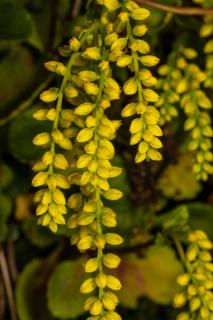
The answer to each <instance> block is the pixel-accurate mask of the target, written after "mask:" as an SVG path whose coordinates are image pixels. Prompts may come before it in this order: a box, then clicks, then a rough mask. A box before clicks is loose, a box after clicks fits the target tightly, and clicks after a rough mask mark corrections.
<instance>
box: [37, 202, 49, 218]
mask: <svg viewBox="0 0 213 320" xmlns="http://www.w3.org/2000/svg"><path fill="white" fill-rule="evenodd" d="M47 209H48V206H47V205H42V204H39V205H38V207H37V208H36V215H37V216H40V215H42V214H44V213H45V212H47Z"/></svg>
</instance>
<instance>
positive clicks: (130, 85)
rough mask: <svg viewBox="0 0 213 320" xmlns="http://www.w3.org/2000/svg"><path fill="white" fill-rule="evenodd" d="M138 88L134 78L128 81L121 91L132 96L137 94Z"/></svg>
mask: <svg viewBox="0 0 213 320" xmlns="http://www.w3.org/2000/svg"><path fill="white" fill-rule="evenodd" d="M137 90H138V87H137V83H136V81H135V79H134V78H130V79H128V80H127V81H126V82H125V83H124V86H123V91H124V93H125V94H126V95H133V94H135V93H136V92H137Z"/></svg>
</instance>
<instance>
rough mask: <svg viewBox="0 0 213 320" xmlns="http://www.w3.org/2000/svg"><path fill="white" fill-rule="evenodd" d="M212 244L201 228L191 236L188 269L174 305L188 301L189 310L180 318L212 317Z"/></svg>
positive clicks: (176, 306) (201, 319)
mask: <svg viewBox="0 0 213 320" xmlns="http://www.w3.org/2000/svg"><path fill="white" fill-rule="evenodd" d="M212 248H213V244H212V242H211V241H210V240H209V239H208V237H207V235H206V234H205V233H204V232H203V231H200V230H196V231H193V232H190V233H189V235H188V248H187V250H186V253H185V258H184V259H185V262H184V264H185V269H186V272H185V273H183V274H181V275H180V276H179V277H178V279H177V282H178V285H179V288H180V291H179V292H178V293H177V294H176V295H175V297H174V301H173V304H174V307H175V308H181V307H183V306H185V305H186V304H189V311H183V312H182V313H181V314H180V315H179V316H178V317H177V320H191V319H196V320H206V319H212V317H213V303H212V301H213V293H212V289H213V263H212V255H211V253H210V250H212Z"/></svg>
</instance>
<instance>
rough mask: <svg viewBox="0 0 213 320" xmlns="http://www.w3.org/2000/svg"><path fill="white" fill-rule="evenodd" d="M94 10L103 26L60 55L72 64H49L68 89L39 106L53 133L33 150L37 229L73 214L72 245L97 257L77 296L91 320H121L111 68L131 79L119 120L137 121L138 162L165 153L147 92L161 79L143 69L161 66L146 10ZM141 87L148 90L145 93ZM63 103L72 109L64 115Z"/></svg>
mask: <svg viewBox="0 0 213 320" xmlns="http://www.w3.org/2000/svg"><path fill="white" fill-rule="evenodd" d="M97 2H98V4H99V5H102V6H103V7H102V13H101V16H100V17H99V19H97V20H95V21H93V23H92V24H91V25H88V28H86V29H85V30H83V31H82V32H81V33H80V35H79V37H78V38H75V37H74V38H72V39H71V40H70V41H69V46H64V47H62V48H60V49H59V53H60V54H61V55H62V56H63V57H67V58H68V63H67V64H63V63H61V62H57V61H50V62H47V63H46V64H45V66H46V68H47V69H48V70H50V71H52V72H55V73H57V74H59V75H61V76H62V77H63V81H62V84H61V87H60V88H50V89H48V90H46V91H44V92H43V93H42V94H41V96H40V98H41V100H42V101H43V102H45V103H48V104H49V105H51V106H50V107H48V108H44V109H41V110H38V111H36V113H35V114H34V117H35V118H36V119H37V120H40V121H41V120H42V121H51V122H52V130H51V132H45V133H40V134H38V135H37V136H36V137H35V138H34V141H33V143H34V144H35V145H36V146H40V147H44V148H45V149H46V151H44V154H43V156H42V158H41V159H40V160H39V161H38V162H37V163H36V164H35V165H34V167H33V169H34V171H36V172H38V173H37V174H36V175H35V177H34V179H33V182H32V183H33V185H34V186H35V187H41V188H42V189H41V190H39V191H37V193H36V194H35V202H37V203H38V206H37V210H36V214H37V215H39V216H40V217H39V223H40V224H42V225H48V226H49V228H50V229H51V230H52V231H53V232H56V231H57V228H58V224H65V223H66V220H65V219H64V216H63V215H64V214H66V213H67V208H69V209H70V210H71V212H72V214H71V216H70V217H69V219H68V221H67V225H68V227H69V228H72V229H74V233H73V236H72V238H71V243H72V244H76V245H77V247H78V249H79V250H80V251H81V252H85V251H86V250H88V249H89V250H91V252H94V253H93V257H92V258H90V259H89V260H88V261H87V263H86V265H85V272H86V273H89V274H90V277H89V278H88V279H87V280H86V281H85V282H84V283H83V284H82V285H81V288H80V291H81V292H82V293H85V294H87V293H89V294H90V297H89V298H88V299H86V301H85V305H84V309H85V311H88V312H89V313H90V315H91V317H90V318H89V319H94V320H96V319H102V320H119V319H120V316H119V315H118V314H117V313H116V312H115V307H116V305H117V303H118V298H117V296H116V295H115V294H114V293H113V292H112V291H116V290H120V288H121V283H120V281H119V280H118V279H117V278H115V277H114V276H112V275H110V274H108V272H107V270H108V269H112V268H116V267H117V266H118V265H119V263H120V258H119V257H118V256H117V255H115V254H114V253H107V254H105V253H104V248H105V247H106V246H108V245H113V246H114V245H120V244H121V243H122V242H123V239H122V238H121V236H119V235H118V234H116V233H113V232H110V231H109V232H108V231H107V230H106V231H105V229H106V228H112V227H115V226H116V224H117V221H116V213H115V212H114V211H113V210H112V209H111V208H109V207H108V206H106V205H105V200H104V199H107V200H117V199H119V198H120V197H121V196H122V192H121V191H119V190H117V189H112V188H111V187H110V179H111V178H114V177H117V176H118V175H120V174H121V169H120V168H119V167H116V166H114V165H113V164H112V163H111V160H112V159H113V157H114V153H115V150H114V146H113V144H112V140H113V139H114V138H115V136H116V131H117V130H118V128H119V127H120V125H121V122H120V121H119V120H111V119H109V117H108V116H107V115H106V111H105V110H106V109H108V108H109V107H111V104H112V101H114V100H118V99H119V98H120V94H121V92H122V90H121V87H120V85H119V83H118V82H117V81H116V80H115V79H114V77H113V73H112V65H113V64H114V65H116V66H117V67H121V68H122V67H128V68H129V70H130V72H131V74H132V75H131V77H130V79H128V80H127V81H126V82H125V83H124V84H123V92H124V93H125V94H127V95H135V94H136V93H137V94H138V102H137V103H136V102H135V103H132V104H130V105H128V106H126V107H125V108H124V110H123V112H122V115H123V116H127V115H128V114H127V113H129V111H128V110H129V109H131V110H132V111H131V114H129V115H133V114H138V115H139V117H138V118H136V119H134V120H133V121H132V123H131V127H130V131H131V134H132V138H131V144H136V143H140V144H139V151H138V153H137V156H136V161H137V162H140V161H142V160H144V159H153V160H160V159H161V155H160V153H159V152H158V151H157V150H156V149H158V148H160V147H161V146H162V144H161V142H160V140H159V139H158V138H157V137H156V136H160V135H161V134H162V132H161V129H160V128H159V127H158V125H157V123H158V120H159V113H158V111H157V110H156V109H155V108H154V107H153V106H149V105H148V103H149V102H154V101H156V100H157V99H158V96H157V94H156V93H155V92H154V91H153V90H151V89H149V87H151V86H154V85H155V84H156V79H155V78H154V77H153V76H152V74H151V72H150V71H149V70H148V69H147V68H146V67H147V66H153V65H155V64H156V63H157V62H158V58H156V57H154V56H151V55H148V53H149V50H150V49H149V45H148V43H147V42H145V41H143V40H141V39H139V38H140V37H141V36H143V35H144V34H145V32H146V30H147V28H146V26H145V24H141V23H140V20H144V19H145V18H146V17H148V15H149V11H148V10H145V9H142V8H139V6H138V5H137V4H136V3H135V2H133V1H126V2H125V5H124V4H123V3H122V2H118V1H117V0H110V1H100V0H98V1H97ZM133 21H136V25H135V26H134V27H133V26H132V22H133ZM121 33H122V34H123V33H125V36H121V35H120V34H121ZM142 85H144V86H146V87H148V88H146V89H143V87H142ZM65 100H66V101H67V102H68V103H71V104H72V105H73V106H74V107H73V108H72V109H70V108H69V105H68V107H66V108H64V104H65ZM66 105H67V104H66ZM129 115H128V116H129ZM72 186H75V190H76V188H77V190H76V191H75V193H72V194H71V195H70V197H69V198H68V200H67V201H66V199H65V195H64V192H63V189H70V188H72Z"/></svg>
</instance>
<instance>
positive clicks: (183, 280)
mask: <svg viewBox="0 0 213 320" xmlns="http://www.w3.org/2000/svg"><path fill="white" fill-rule="evenodd" d="M189 281H190V276H189V274H188V273H184V274H181V275H180V276H179V277H178V278H177V283H178V284H179V285H180V286H187V284H188V283H189Z"/></svg>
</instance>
